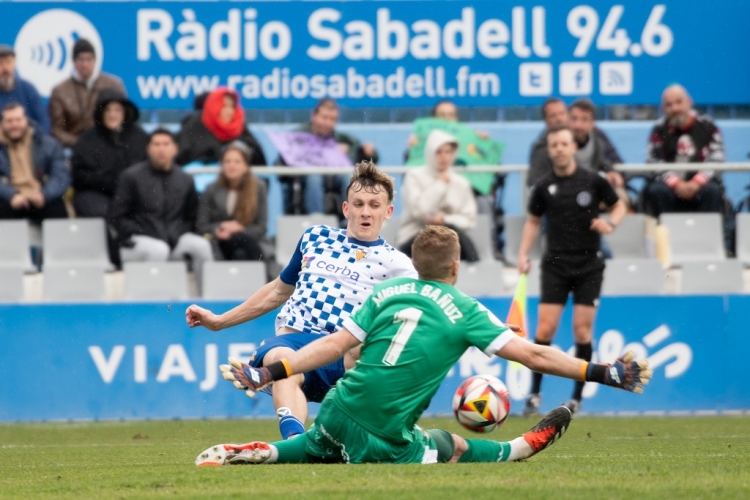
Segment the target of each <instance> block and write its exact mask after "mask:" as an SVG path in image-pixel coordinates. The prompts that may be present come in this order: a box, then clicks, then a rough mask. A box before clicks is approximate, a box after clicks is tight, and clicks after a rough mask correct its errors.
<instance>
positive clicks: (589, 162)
mask: <svg viewBox="0 0 750 500" xmlns="http://www.w3.org/2000/svg"><path fill="white" fill-rule="evenodd" d="M595 142H596V138H595V137H594V133H593V132H589V140H588V142H587V143H586V145H585V146H583V147H579V148H578V150H577V151H576V163H577V164H578V166H579V167H581V168H585V169H586V170H589V171H591V172H596V171H597V170H596V168H594V157H595V153H596V144H595Z"/></svg>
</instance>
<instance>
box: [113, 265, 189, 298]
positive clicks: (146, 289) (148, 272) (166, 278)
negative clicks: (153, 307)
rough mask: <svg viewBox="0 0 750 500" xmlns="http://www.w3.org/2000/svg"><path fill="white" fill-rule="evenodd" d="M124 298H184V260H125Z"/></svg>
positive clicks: (186, 286) (185, 271) (186, 281)
mask: <svg viewBox="0 0 750 500" xmlns="http://www.w3.org/2000/svg"><path fill="white" fill-rule="evenodd" d="M123 271H124V274H125V293H124V296H123V298H124V299H125V300H139V301H141V300H186V299H187V298H188V275H187V265H186V263H185V262H125V263H124V264H123Z"/></svg>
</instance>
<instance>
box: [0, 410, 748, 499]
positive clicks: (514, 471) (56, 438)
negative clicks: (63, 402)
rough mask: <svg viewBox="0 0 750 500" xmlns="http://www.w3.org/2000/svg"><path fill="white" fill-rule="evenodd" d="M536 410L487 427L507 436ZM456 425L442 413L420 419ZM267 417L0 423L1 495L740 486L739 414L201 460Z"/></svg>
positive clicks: (679, 491)
mask: <svg viewBox="0 0 750 500" xmlns="http://www.w3.org/2000/svg"><path fill="white" fill-rule="evenodd" d="M535 423H536V420H527V419H523V418H511V419H509V420H508V422H506V424H505V425H504V426H503V427H502V428H501V429H500V430H498V431H495V432H494V433H491V434H489V435H486V436H485V437H489V438H493V439H503V440H505V439H510V438H513V437H516V436H517V435H519V434H520V433H522V432H524V431H525V430H527V429H528V428H530V427H531V426H532V425H534V424H535ZM422 425H423V426H424V427H427V428H429V427H433V426H437V427H442V428H445V429H448V430H451V431H455V432H458V433H460V434H462V435H463V436H466V437H478V436H471V435H470V433H469V432H467V431H461V430H459V427H458V425H457V424H456V423H455V421H454V420H453V419H447V418H443V419H427V420H424V421H423V422H422ZM277 436H278V431H277V426H276V422H275V421H271V420H268V421H263V420H262V421H254V420H235V421H167V422H99V423H86V424H77V423H70V424H65V423H61V424H3V425H0V497H1V498H76V499H80V498H114V499H119V498H191V497H192V498H220V497H227V496H232V497H235V498H237V497H248V498H249V497H251V496H252V497H254V498H258V499H264V498H287V499H288V498H325V499H336V498H346V499H357V498H429V499H430V500H435V499H440V498H512V499H513V500H518V499H523V498H555V499H560V498H576V499H578V500H580V499H581V498H593V497H598V498H628V499H633V498H637V499H639V500H640V499H642V498H673V499H677V498H722V499H725V498H750V418H748V417H705V418H700V417H696V418H689V417H686V418H594V417H581V418H577V419H574V421H573V423H572V425H571V428H570V430H569V431H568V433H567V434H566V435H565V437H563V439H562V440H561V441H559V442H558V443H556V444H555V445H553V446H552V447H551V448H549V449H548V450H546V451H544V452H542V453H541V454H539V455H537V456H535V457H533V458H531V459H529V460H527V461H523V462H518V463H506V464H461V465H453V464H442V465H432V466H422V465H408V466H394V465H357V466H346V465H276V466H255V467H253V466H233V467H204V468H199V467H195V466H194V465H193V460H194V459H195V457H196V455H197V454H198V453H199V452H201V451H202V450H204V449H205V448H207V447H208V446H210V445H212V444H217V443H223V442H242V441H247V440H250V439H262V440H275V439H277Z"/></svg>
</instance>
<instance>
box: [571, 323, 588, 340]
mask: <svg viewBox="0 0 750 500" xmlns="http://www.w3.org/2000/svg"><path fill="white" fill-rule="evenodd" d="M591 328H592V326H591V324H584V325H573V339H574V340H575V342H576V344H586V343H588V342H591Z"/></svg>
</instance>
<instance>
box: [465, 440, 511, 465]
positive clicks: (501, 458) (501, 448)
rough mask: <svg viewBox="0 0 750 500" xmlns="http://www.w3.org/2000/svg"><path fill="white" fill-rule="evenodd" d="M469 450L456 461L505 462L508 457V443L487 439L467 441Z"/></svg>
mask: <svg viewBox="0 0 750 500" xmlns="http://www.w3.org/2000/svg"><path fill="white" fill-rule="evenodd" d="M466 444H468V445H469V449H468V450H467V451H466V453H464V454H463V455H461V458H459V459H458V462H459V463H462V462H505V461H507V460H508V457H509V456H510V448H511V447H510V443H506V442H504V441H490V440H488V439H467V440H466Z"/></svg>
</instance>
